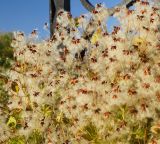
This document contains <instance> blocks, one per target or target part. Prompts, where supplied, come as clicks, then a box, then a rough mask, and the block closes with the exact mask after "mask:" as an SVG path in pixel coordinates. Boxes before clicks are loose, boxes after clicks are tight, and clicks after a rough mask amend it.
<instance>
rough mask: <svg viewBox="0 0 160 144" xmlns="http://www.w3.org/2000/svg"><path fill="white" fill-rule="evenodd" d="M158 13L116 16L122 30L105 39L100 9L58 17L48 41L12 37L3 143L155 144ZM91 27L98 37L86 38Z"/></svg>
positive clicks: (122, 11) (0, 133)
mask: <svg viewBox="0 0 160 144" xmlns="http://www.w3.org/2000/svg"><path fill="white" fill-rule="evenodd" d="M158 11H159V7H157V6H156V5H155V4H154V3H150V2H148V1H137V2H136V4H135V8H134V10H128V9H126V8H125V7H120V8H117V11H116V13H115V14H114V17H116V18H117V19H118V20H119V21H120V26H114V28H113V31H112V32H111V33H108V32H107V31H106V29H105V28H104V27H105V26H104V22H103V21H102V22H101V21H98V20H97V19H101V17H102V16H103V19H104V15H105V13H103V7H100V8H99V7H97V13H92V14H91V17H90V19H89V17H87V16H84V15H83V16H80V17H79V18H76V19H74V18H72V17H71V15H70V14H69V13H68V12H65V11H62V10H61V11H60V12H59V14H58V18H57V22H58V24H57V28H56V31H55V34H54V35H53V37H52V38H51V39H49V40H43V41H41V42H37V40H36V38H37V34H36V31H34V32H32V34H31V35H30V36H29V38H28V37H27V36H25V34H24V33H22V32H15V36H14V37H15V38H14V39H13V42H12V47H14V58H15V62H14V63H13V65H12V68H11V69H10V70H9V71H8V73H7V75H8V80H7V83H6V85H5V90H6V91H8V95H9V99H8V102H7V104H6V107H5V109H6V110H5V111H3V110H1V111H0V119H1V121H0V122H1V127H0V141H1V143H11V141H15V140H16V139H19V138H20V139H19V140H18V142H19V143H22V144H23V143H24V144H25V143H28V144H32V143H33V144H40V143H44V144H55V143H56V144H61V143H66V144H67V143H73V144H79V143H82V144H88V143H95V144H97V143H98V144H110V143H111V144H112V143H113V144H114V143H119V144H124V143H125V144H135V143H145V144H147V143H148V144H153V143H157V144H158V143H159V142H160V137H159V134H160V133H159V126H157V124H158V123H159V118H160V59H159V56H160V41H159V36H160V32H159V31H158V25H159V21H160V15H159V13H158ZM106 17H108V15H107V14H106ZM101 20H102V19H101ZM77 22H78V23H77ZM92 24H93V25H92ZM88 26H90V29H92V30H93V29H94V32H93V34H92V35H90V36H89V37H87V38H86V37H84V35H83V34H84V33H83V32H85V28H86V27H88Z"/></svg>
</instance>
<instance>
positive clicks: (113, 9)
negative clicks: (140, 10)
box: [108, 0, 136, 16]
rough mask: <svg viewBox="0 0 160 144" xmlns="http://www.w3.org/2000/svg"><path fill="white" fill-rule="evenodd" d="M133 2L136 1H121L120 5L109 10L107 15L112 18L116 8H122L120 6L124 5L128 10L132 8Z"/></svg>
mask: <svg viewBox="0 0 160 144" xmlns="http://www.w3.org/2000/svg"><path fill="white" fill-rule="evenodd" d="M135 2H136V0H123V1H122V2H121V3H120V4H117V5H116V6H114V7H113V8H109V9H108V13H109V15H110V16H112V15H113V14H114V13H115V11H116V8H117V7H122V6H124V5H126V8H128V9H129V8H130V7H131V6H133V4H134V3H135Z"/></svg>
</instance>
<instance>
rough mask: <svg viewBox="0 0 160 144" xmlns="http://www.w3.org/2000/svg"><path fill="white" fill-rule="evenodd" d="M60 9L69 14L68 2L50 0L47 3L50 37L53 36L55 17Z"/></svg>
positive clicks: (68, 0)
mask: <svg viewBox="0 0 160 144" xmlns="http://www.w3.org/2000/svg"><path fill="white" fill-rule="evenodd" d="M60 9H64V10H65V11H68V12H70V0H50V2H49V16H50V37H52V36H53V33H54V30H55V26H56V17H57V13H58V11H59V10H60Z"/></svg>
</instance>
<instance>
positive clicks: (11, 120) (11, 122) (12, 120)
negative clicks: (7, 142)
mask: <svg viewBox="0 0 160 144" xmlns="http://www.w3.org/2000/svg"><path fill="white" fill-rule="evenodd" d="M16 125H17V121H16V119H15V117H13V116H10V117H9V119H8V121H7V126H9V127H13V128H15V127H16Z"/></svg>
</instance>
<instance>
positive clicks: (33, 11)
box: [0, 0, 121, 37]
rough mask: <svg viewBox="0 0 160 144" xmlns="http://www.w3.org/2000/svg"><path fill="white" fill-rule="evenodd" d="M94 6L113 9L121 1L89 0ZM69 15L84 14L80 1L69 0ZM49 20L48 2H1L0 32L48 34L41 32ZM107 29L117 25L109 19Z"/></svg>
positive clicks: (40, 0)
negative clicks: (35, 31) (100, 5)
mask: <svg viewBox="0 0 160 144" xmlns="http://www.w3.org/2000/svg"><path fill="white" fill-rule="evenodd" d="M90 2H91V3H92V4H93V5H95V4H96V3H103V4H105V5H106V6H107V7H113V6H115V5H116V4H118V3H120V2H121V0H90ZM71 13H72V15H73V17H76V16H79V15H81V14H86V13H88V11H87V10H86V9H85V8H84V7H83V6H82V4H81V3H80V0H71ZM48 20H49V0H1V3H0V32H10V31H23V32H25V33H26V34H29V33H30V32H31V31H32V30H33V29H38V31H39V34H40V35H41V36H44V37H45V36H47V35H48V34H49V32H47V31H45V30H43V26H44V23H45V22H48ZM107 24H108V27H109V29H111V27H112V26H113V25H116V24H117V21H116V20H115V19H113V18H110V19H109V21H108V22H107Z"/></svg>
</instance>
